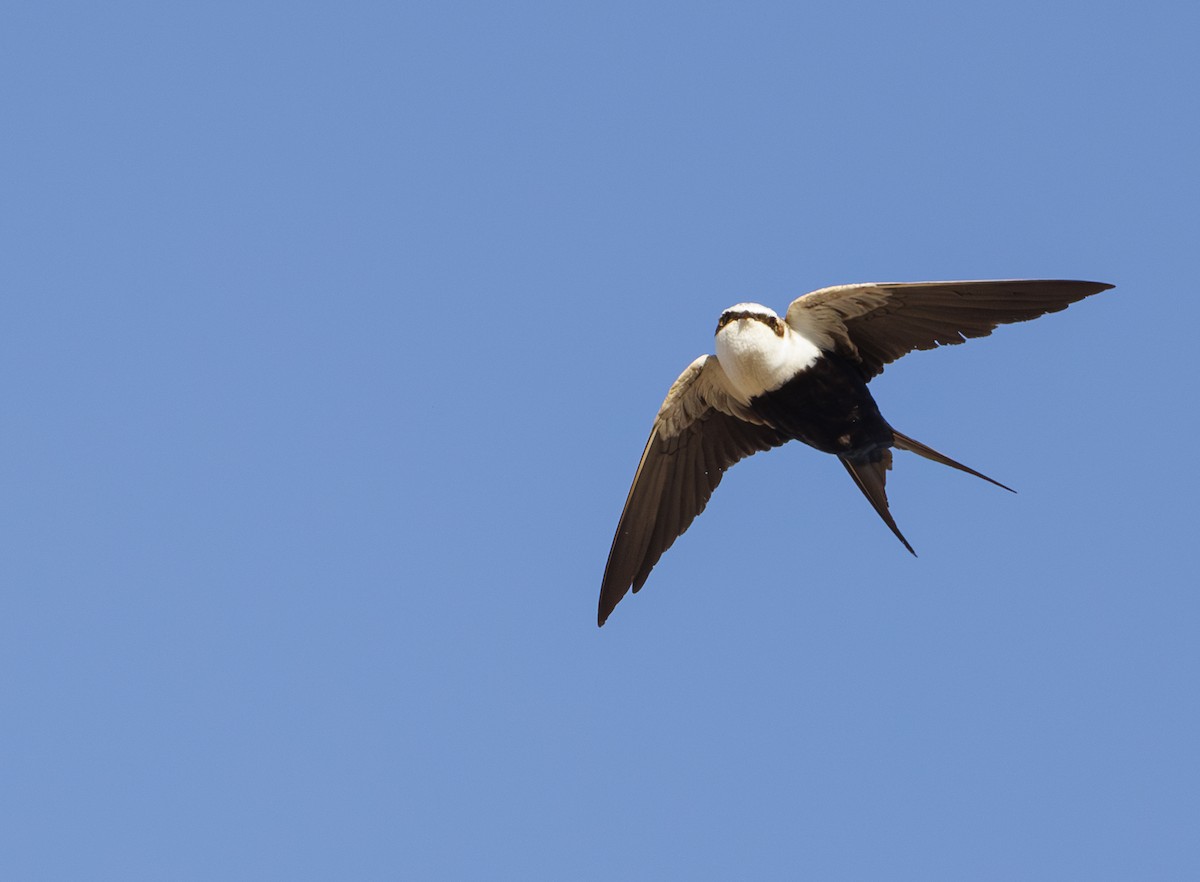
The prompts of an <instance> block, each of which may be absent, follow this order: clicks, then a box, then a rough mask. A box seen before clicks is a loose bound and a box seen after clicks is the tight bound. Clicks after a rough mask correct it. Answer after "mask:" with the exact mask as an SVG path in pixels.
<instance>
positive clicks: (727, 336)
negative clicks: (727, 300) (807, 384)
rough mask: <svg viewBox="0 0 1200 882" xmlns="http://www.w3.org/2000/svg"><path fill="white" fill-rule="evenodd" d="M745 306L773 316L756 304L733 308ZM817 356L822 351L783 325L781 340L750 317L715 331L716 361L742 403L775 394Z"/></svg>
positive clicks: (743, 306) (818, 356)
mask: <svg viewBox="0 0 1200 882" xmlns="http://www.w3.org/2000/svg"><path fill="white" fill-rule="evenodd" d="M745 307H752V308H753V309H754V310H755V311H756V312H759V311H760V312H761V313H763V314H764V315H769V316H775V313H774V312H772V311H771V310H769V309H767V308H766V307H765V306H759V305H758V304H739V305H738V306H737V307H733V308H734V309H741V308H745ZM780 324H782V322H781V323H780ZM820 357H821V350H820V349H818V348H817V346H816V345H815V344H814V343H812V342H811V341H810V340H807V339H806V338H804V337H802V336H800V335H799V334H797V333H796V332H795V331H793V330H792V329H791V328H790V327H789V326H787V325H783V336H782V337H781V336H779V335H778V334H777V333H776V332H775V331H774V330H772V328H771V327H770V326H769V325H767V324H766V323H764V322H761V321H757V320H755V319H753V318H740V319H735V320H733V321H731V322H729V323H728V324H726V325H724V327H722V328H721V329H720V330H719V331H717V361H719V362H720V363H721V367H722V369H723V370H724V371H725V374H726V376H728V377H729V381H730V382H731V383H732V384H733V387H734V389H736V390H737V392H738V394H739V395H740V396H741V397H742V399H743V401H744V402H748V401H749V400H750V399H751V398H755V397H757V396H759V395H762V394H763V393H764V392H773V391H775V390H776V389H778V388H779V387H780V386H782V385H783V384H784V383H786V382H788V380H791V379H792V378H793V377H795V376H796V374H798V373H800V372H801V371H803V370H804V369H805V368H807V367H809V366H811V365H812V364H813V363H814V362H815V361H816V360H817V359H818V358H820Z"/></svg>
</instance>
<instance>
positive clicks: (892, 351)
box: [787, 279, 1112, 378]
mask: <svg viewBox="0 0 1200 882" xmlns="http://www.w3.org/2000/svg"><path fill="white" fill-rule="evenodd" d="M1111 287H1112V285H1108V284H1105V283H1103V282H1080V281H1070V280H1063V279H1015V280H1004V281H972V282H879V283H868V284H862V285H840V286H838V287H834V288H822V289H821V290H819V291H813V292H812V293H811V294H805V295H804V296H803V297H800V298H798V299H797V300H795V301H793V303H792V305H791V306H790V307H789V308H788V311H787V321H788V324H790V325H791V326H792V327H793V328H795V329H796V330H797V331H800V332H801V333H803V334H805V335H806V336H808V337H810V339H813V340H814V342H816V343H817V344H818V345H820V346H823V347H825V348H828V349H833V350H837V351H840V352H843V353H844V354H846V355H849V356H851V357H852V358H855V359H857V360H858V361H859V363H860V364H861V365H862V367H863V371H864V373H865V374H866V376H867V377H868V378H870V377H873V376H876V375H877V374H880V373H882V372H883V367H884V365H886V364H890V363H891V362H893V361H895V360H896V359H897V358H900V357H901V356H902V355H906V354H907V353H909V352H912V351H913V350H916V349H933V348H935V347H937V346H951V345H954V344H956V343H962V342H964V341H965V340H968V339H971V338H973V337H985V336H987V335H988V334H990V333H991V332H992V331H994V330H995V329H996V327H997V326H999V325H1003V324H1010V323H1012V322H1024V321H1029V320H1030V319H1035V318H1038V317H1039V316H1043V315H1046V314H1047V313H1051V312H1058V311H1059V310H1062V309H1066V308H1067V306H1069V305H1070V304H1072V303H1075V302H1076V301H1079V300H1082V299H1083V298H1085V297H1088V296H1090V295H1092V294H1096V293H1099V292H1100V291H1104V290H1107V289H1108V288H1111Z"/></svg>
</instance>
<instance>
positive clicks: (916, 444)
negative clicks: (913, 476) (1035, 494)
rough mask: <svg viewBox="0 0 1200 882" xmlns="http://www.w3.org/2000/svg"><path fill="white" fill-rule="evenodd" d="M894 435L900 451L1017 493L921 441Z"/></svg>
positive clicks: (898, 434) (896, 433) (893, 432)
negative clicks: (906, 451)
mask: <svg viewBox="0 0 1200 882" xmlns="http://www.w3.org/2000/svg"><path fill="white" fill-rule="evenodd" d="M892 434H893V435H895V436H896V448H897V449H898V450H908V451H910V452H912V453H915V454H916V455H917V456H923V457H925V458H926V459H931V460H933V461H934V462H940V463H941V464H942V465H944V466H950V468H952V469H958V470H959V471H960V472H966V473H967V474H968V475H974V476H975V477H976V478H983V480H985V481H987V482H988V483H989V484H995V485H996V486H997V487H1000V488H1002V489H1004V490H1007V491H1008V492H1009V493H1016V492H1017V491H1016V490H1014V489H1013V488H1012V487H1009V486H1007V485H1005V484H1001V483H1000V482H999V481H997V480H996V479H995V478H989V477H988V476H987V475H984V474H981V473H980V472H977V471H975V470H974V469H971V468H967V467H966V466H965V465H963V464H962V463H961V462H955V461H954V460H952V459H951V458H950V457H948V456H946V454H944V453H938V452H937V451H936V450H934V449H933V448H932V447H926V446H925V445H924V444H922V443H921V442H920V441H914V440H913V439H912V438H909V437H908V436H907V435H901V434H900V433H899V432H897V431H896V430H895V429H893V430H892Z"/></svg>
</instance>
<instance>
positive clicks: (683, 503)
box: [598, 279, 1112, 625]
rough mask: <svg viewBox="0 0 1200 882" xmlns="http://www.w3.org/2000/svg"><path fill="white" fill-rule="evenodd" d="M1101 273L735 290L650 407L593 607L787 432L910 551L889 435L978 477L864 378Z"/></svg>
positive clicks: (1050, 302) (630, 584)
mask: <svg viewBox="0 0 1200 882" xmlns="http://www.w3.org/2000/svg"><path fill="white" fill-rule="evenodd" d="M1111 287H1112V285H1107V284H1104V283H1102V282H1078V281H1064V280H1054V279H1050V280H1035V279H1019V280H1011V281H975V282H900V283H893V282H875V283H865V284H858V285H838V286H836V287H833V288H822V289H821V290H819V291H813V292H811V293H809V294H805V295H804V296H803V297H799V298H797V299H796V300H794V301H793V302H792V305H791V306H789V307H788V309H787V313H786V314H785V315H784V316H783V318H780V317H779V316H778V315H776V313H775V312H774V311H773V310H771V309H769V308H767V307H765V306H761V305H760V304H757V303H739V304H737V305H736V306H731V307H730V308H729V309H727V310H725V312H723V313H721V317H720V319H719V320H718V321H717V330H716V350H717V351H716V354H715V355H703V356H701V357H700V358H697V359H696V360H695V361H693V362H692V363H691V364H690V365H688V367H687V369H686V370H684V372H683V373H682V374H680V376H679V379H677V380H676V381H675V383H674V385H672V386H671V389H670V391H669V392H668V393H667V397H666V400H665V401H664V402H663V405H662V407H661V408H660V409H659V411H658V416H657V417H656V418H655V420H654V426H653V428H652V429H651V430H650V439H649V440H648V441H647V442H646V449H645V451H644V452H643V453H642V460H641V462H640V463H638V468H637V473H636V474H635V475H634V477H633V486H632V487H630V489H629V496H628V497H627V498H626V500H625V508H624V510H623V511H622V512H621V520H620V521H619V522H618V524H617V533H616V536H615V537H614V538H613V544H612V550H611V551H610V552H609V555H608V565H607V566H606V567H605V569H604V580H603V582H602V583H601V586H600V610H599V616H598V621H599V624H601V625H603V624H604V621H605V619H607V618H608V616H609V613H611V612H612V611H613V608H614V607H616V605H617V604H618V603H619V602H620V600H621V598H623V597H624V596H625V594H626V592H628V591H629V590H630V588H632V589H633V591H634V592H637V591H638V590H639V589H640V588H641V587H642V585H644V584H645V583H646V578H647V577H648V576H649V575H650V571H651V570H652V569H653V568H654V565H655V564H656V563H658V559H659V558H660V557H662V555H663V552H665V551H666V550H667V549H668V548H670V547H671V543H673V542H674V541H675V540H676V539H677V538H679V536H681V535H683V532H684V531H685V530H686V529H687V528H688V526H689V525H690V524H691V523H692V521H693V520H694V519H695V517H696V516H697V515H698V514H700V512H702V511H703V510H704V506H705V505H706V504H707V503H708V500H709V497H711V496H712V492H713V490H715V489H716V487H717V484H719V483H720V481H721V476H722V475H724V474H725V470H726V469H728V468H729V467H730V466H732V465H733V464H734V463H736V462H737V461H738V460H740V459H744V458H745V457H747V456H750V455H751V454H753V453H756V452H758V451H760V450H769V449H770V448H772V447H778V446H779V445H781V444H785V443H786V442H788V441H802V442H804V443H805V444H807V445H809V446H810V447H815V448H816V449H817V450H820V451H822V452H824V453H832V454H833V455H835V456H836V457H837V458H838V459H839V460H840V461H841V463H842V465H843V466H845V468H846V471H847V472H848V473H849V474H850V477H851V478H852V479H853V480H854V483H855V484H856V485H858V489H859V490H861V491H862V492H863V495H865V496H866V497H867V500H868V501H869V502H870V503H871V505H872V506H873V507H874V509H875V511H876V512H877V513H878V514H879V516H880V517H881V518H883V521H884V523H885V524H887V525H888V527H889V528H890V529H891V531H892V532H893V533H895V534H896V538H898V539H899V540H900V541H901V542H902V543H903V544H904V547H905V548H907V549H908V550H909V551H910V552H912V553H913V554H914V555H915V554H916V552H914V551H913V548H912V546H911V545H910V544H909V543H908V540H907V539H905V538H904V535H903V534H902V533H901V532H900V529H899V527H897V526H896V522H895V521H894V520H893V519H892V515H891V513H890V512H889V511H888V502H887V495H886V493H885V492H884V484H885V481H886V478H887V472H888V470H889V469H890V468H891V467H892V448H893V447H895V448H897V449H899V450H908V451H910V452H912V453H915V454H917V455H918V456H923V457H925V458H926V459H930V460H933V461H934V462H938V463H941V464H942V465H946V466H950V467H951V468H955V469H958V470H959V471H963V472H967V473H968V474H971V475H975V476H976V477H978V478H982V479H983V480H985V481H990V482H991V483H993V484H996V485H997V486H998V487H1003V488H1004V489H1005V490H1010V489H1011V488H1009V487H1005V486H1004V485H1003V484H1001V483H999V482H998V481H994V480H992V479H991V478H989V477H987V476H986V475H982V474H980V473H979V472H977V471H975V470H974V469H971V468H968V467H967V466H965V465H963V464H962V463H959V462H955V461H954V460H952V459H950V457H948V456H945V455H944V454H941V453H938V452H937V451H936V450H933V449H932V448H930V447H927V446H925V445H924V444H922V443H920V442H919V441H915V440H914V439H912V438H910V437H908V436H907V435H902V434H901V433H900V432H897V431H896V430H895V429H893V428H892V427H891V426H890V425H889V424H888V421H887V420H885V419H884V418H883V416H882V415H881V414H880V412H879V406H878V405H877V404H876V403H875V399H874V398H872V397H871V393H870V391H869V390H868V389H867V383H868V382H869V381H870V380H871V379H872V378H874V377H876V376H878V375H879V374H881V373H882V372H883V367H884V365H886V364H890V363H891V362H893V361H895V360H896V359H898V358H900V357H901V356H902V355H906V354H907V353H909V352H912V351H914V350H917V349H934V348H936V347H938V346H947V345H951V344H955V343H962V342H963V341H964V340H967V339H969V338H972V337H986V336H987V335H988V334H990V333H991V332H992V331H993V330H995V328H996V326H997V325H1003V324H1009V323H1011V322H1024V321H1029V320H1030V319H1035V318H1037V317H1038V316H1042V315H1045V314H1047V313H1051V312H1058V311H1059V310H1061V309H1065V308H1066V307H1067V306H1068V305H1069V304H1071V303H1075V302H1076V301H1079V300H1082V299H1083V298H1085V297H1088V296H1090V295H1092V294H1097V293H1099V292H1100V291H1104V290H1106V289H1108V288H1111Z"/></svg>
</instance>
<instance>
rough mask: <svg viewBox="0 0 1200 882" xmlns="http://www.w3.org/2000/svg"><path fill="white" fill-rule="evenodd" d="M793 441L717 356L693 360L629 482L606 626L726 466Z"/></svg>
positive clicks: (603, 613) (604, 609)
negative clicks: (766, 419)
mask: <svg viewBox="0 0 1200 882" xmlns="http://www.w3.org/2000/svg"><path fill="white" fill-rule="evenodd" d="M786 440H787V438H786V437H785V436H783V435H781V434H780V433H779V432H778V431H776V430H775V429H772V428H771V427H769V426H766V425H764V424H763V423H762V421H761V420H760V419H759V418H758V417H756V416H754V414H753V413H752V412H751V411H750V410H749V409H748V408H746V407H744V406H743V405H742V404H741V403H740V402H739V401H738V400H737V398H736V397H735V395H734V393H733V391H732V389H731V387H730V386H729V381H728V379H727V378H726V376H725V372H724V371H723V370H722V369H721V364H720V362H718V361H717V358H716V356H714V355H705V356H701V357H700V358H697V359H696V360H695V361H694V362H692V363H691V364H690V365H689V366H688V368H687V370H685V371H684V372H683V373H682V374H681V375H680V376H679V379H678V380H676V381H675V384H674V385H673V386H671V391H670V392H668V393H667V398H666V400H665V401H664V402H663V405H662V407H661V408H660V409H659V411H658V417H657V419H655V421H654V428H653V429H651V431H650V440H649V441H647V442H646V449H645V451H644V452H643V453H642V461H641V462H640V463H639V464H638V469H637V473H636V474H635V475H634V477H633V486H632V487H630V488H629V496H628V498H626V500H625V509H624V511H622V512H621V520H620V522H619V523H618V524H617V534H616V536H614V537H613V544H612V550H611V551H610V552H609V553H608V565H607V566H606V567H605V569H604V581H603V582H602V583H601V585H600V610H599V615H598V622H599V624H601V625H603V624H604V620H605V619H607V618H608V614H609V613H611V612H612V611H613V608H614V607H616V605H617V604H618V603H619V602H620V601H621V598H622V597H624V596H625V594H626V592H628V591H629V589H630V588H631V587H632V588H633V590H634V592H637V591H638V590H639V589H640V588H641V587H642V585H643V584H645V582H646V578H647V577H648V576H649V575H650V570H651V569H653V568H654V565H655V564H656V563H658V559H659V558H660V557H662V555H663V552H664V551H666V550H667V549H668V548H670V547H671V544H672V543H673V542H674V541H675V540H676V539H678V538H679V537H680V536H681V535H683V532H684V531H685V530H686V529H687V528H688V526H689V525H690V524H691V523H692V521H693V520H695V518H696V515H698V514H700V512H702V511H704V506H705V505H706V504H707V503H708V500H709V497H710V496H712V492H713V490H715V489H716V486H717V484H719V483H720V482H721V476H722V475H723V474H724V473H725V470H726V469H727V468H729V467H730V466H731V465H733V464H734V463H735V462H737V461H738V460H739V459H744V458H745V457H747V456H750V455H751V454H752V453H756V452H757V451H759V450H768V449H770V448H772V447H777V446H779V445H780V444H783V443H784V442H785V441H786Z"/></svg>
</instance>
